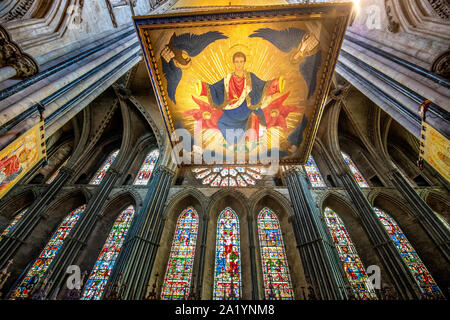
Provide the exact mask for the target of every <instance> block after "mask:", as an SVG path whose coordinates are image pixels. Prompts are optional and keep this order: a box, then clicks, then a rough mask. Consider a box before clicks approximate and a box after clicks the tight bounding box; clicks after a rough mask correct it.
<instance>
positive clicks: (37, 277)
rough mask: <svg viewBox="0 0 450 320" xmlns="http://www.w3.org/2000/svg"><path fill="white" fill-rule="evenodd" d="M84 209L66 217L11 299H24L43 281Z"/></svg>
mask: <svg viewBox="0 0 450 320" xmlns="http://www.w3.org/2000/svg"><path fill="white" fill-rule="evenodd" d="M85 209H86V205H85V204H84V205H82V206H80V207H78V208H77V209H75V210H73V211H72V212H71V213H70V214H69V215H67V216H66V217H65V218H64V220H63V222H62V223H61V224H60V225H59V227H58V229H57V230H56V232H55V233H54V234H53V236H52V237H51V239H50V241H49V242H48V243H47V245H46V246H45V248H44V250H43V251H42V252H41V254H40V255H39V257H38V258H37V259H36V261H35V262H34V263H33V265H32V266H31V268H30V269H29V270H28V273H27V275H26V276H25V278H24V279H23V280H22V282H21V283H20V285H19V286H18V287H17V289H16V292H15V293H14V296H13V298H26V297H28V295H29V293H30V292H31V291H32V290H33V288H34V286H35V285H36V284H37V283H40V282H41V280H43V279H44V277H45V274H46V272H47V269H48V267H49V266H50V264H51V263H52V261H53V259H54V258H55V257H56V255H57V254H58V252H59V250H60V249H61V246H62V245H63V243H64V240H65V239H66V238H67V236H68V235H69V234H70V232H71V231H72V229H73V227H74V226H75V224H76V223H77V221H78V219H79V218H80V216H81V214H82V213H83V212H84V210H85Z"/></svg>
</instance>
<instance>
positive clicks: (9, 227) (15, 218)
mask: <svg viewBox="0 0 450 320" xmlns="http://www.w3.org/2000/svg"><path fill="white" fill-rule="evenodd" d="M27 210H28V208H26V209H24V210H22V211H21V212H19V213H18V214H17V215H16V216H15V217H14V219H13V221H12V222H11V223H10V224H9V226H7V227H6V229H5V230H3V232H2V234H0V240H1V239H2V238H3V237H4V236H6V235H7V234H9V233H10V232H11V231H12V230H14V227H15V226H16V224H17V222H19V220H20V218H22V217H23V215H24V214H25V212H27Z"/></svg>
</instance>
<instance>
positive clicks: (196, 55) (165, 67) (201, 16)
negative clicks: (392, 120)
mask: <svg viewBox="0 0 450 320" xmlns="http://www.w3.org/2000/svg"><path fill="white" fill-rule="evenodd" d="M350 11H351V4H335V5H334V6H333V7H331V6H326V5H320V4H317V5H314V6H312V5H309V6H304V5H299V4H296V5H285V6H266V7H258V8H253V9H252V11H248V10H243V9H236V8H233V9H229V8H225V9H224V10H222V11H214V12H213V13H207V12H202V11H200V12H195V13H190V14H189V15H187V14H177V13H175V14H173V13H171V15H170V16H169V15H153V16H148V17H135V18H134V21H135V24H136V27H137V29H138V35H139V38H140V41H141V44H142V47H143V51H144V53H145V58H146V62H147V67H148V70H149V73H150V78H151V83H152V85H153V88H154V91H155V93H156V96H157V102H158V104H159V108H160V111H161V113H162V115H163V119H164V121H165V125H166V128H167V130H168V133H169V135H172V134H173V133H174V136H172V140H171V143H172V146H174V145H176V144H178V142H179V139H178V138H179V137H180V136H179V135H177V134H178V133H179V132H181V131H180V130H184V131H183V134H182V140H183V141H182V150H183V152H188V153H191V155H194V154H195V155H196V156H199V157H200V159H203V161H204V162H203V163H206V162H205V161H206V160H204V159H206V158H208V159H210V158H211V157H213V158H214V160H215V161H216V163H217V164H223V163H225V159H224V157H225V155H232V156H234V157H235V158H239V159H242V161H243V162H244V163H255V164H257V163H263V161H265V160H267V158H268V157H270V158H271V159H275V158H277V159H276V160H280V161H281V162H284V163H298V164H303V163H305V162H306V159H307V156H308V154H309V152H310V149H311V147H312V144H313V142H314V138H315V134H316V131H317V126H318V123H319V119H320V116H321V113H322V111H323V101H324V98H325V95H326V92H327V90H328V87H329V83H330V77H331V74H332V72H333V68H334V65H335V63H336V59H337V52H338V49H339V47H340V44H341V41H342V37H343V34H344V31H345V28H346V24H347V21H348V18H349V13H350ZM177 129H178V130H177ZM185 132H187V135H184V133H185ZM180 143H181V142H180ZM177 152H178V151H177ZM278 158H279V159H278ZM178 160H179V161H181V159H178ZM184 160H185V158H183V161H184ZM183 164H185V165H186V164H187V165H189V164H192V163H186V162H184V163H183ZM195 164H199V163H195ZM200 164H202V162H201V163H200Z"/></svg>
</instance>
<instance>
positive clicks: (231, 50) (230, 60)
mask: <svg viewBox="0 0 450 320" xmlns="http://www.w3.org/2000/svg"><path fill="white" fill-rule="evenodd" d="M239 51H240V52H242V53H243V54H245V56H246V58H247V59H246V62H247V63H248V61H249V60H250V59H251V57H252V56H251V54H250V52H251V50H250V48H249V46H247V45H245V44H242V43H236V44H234V45H232V46H230V48H229V49H228V51H227V53H226V54H225V59H226V61H225V63H226V66H227V67H228V68H229V69H230V70H233V69H234V66H233V55H234V54H235V53H236V52H239Z"/></svg>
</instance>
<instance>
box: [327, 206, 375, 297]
mask: <svg viewBox="0 0 450 320" xmlns="http://www.w3.org/2000/svg"><path fill="white" fill-rule="evenodd" d="M324 216H325V222H326V224H327V227H328V230H329V232H330V234H331V238H332V239H333V242H334V245H335V246H336V250H337V253H338V256H339V258H340V260H341V263H342V268H343V269H344V270H345V274H346V275H347V279H348V281H349V282H350V284H351V287H352V290H353V293H354V295H355V297H356V298H357V299H358V300H375V299H377V296H376V294H375V289H374V287H373V285H372V282H371V280H369V278H368V276H367V273H366V270H365V269H364V266H363V264H362V262H361V259H360V258H359V255H358V252H357V251H356V248H355V246H354V244H353V242H352V240H351V239H350V235H349V234H348V232H347V229H346V228H345V226H344V223H343V222H342V220H341V218H340V217H339V216H338V215H337V214H336V213H335V212H334V211H333V210H331V209H330V208H325V211H324Z"/></svg>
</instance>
